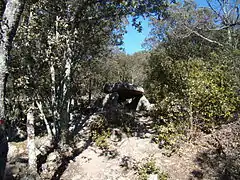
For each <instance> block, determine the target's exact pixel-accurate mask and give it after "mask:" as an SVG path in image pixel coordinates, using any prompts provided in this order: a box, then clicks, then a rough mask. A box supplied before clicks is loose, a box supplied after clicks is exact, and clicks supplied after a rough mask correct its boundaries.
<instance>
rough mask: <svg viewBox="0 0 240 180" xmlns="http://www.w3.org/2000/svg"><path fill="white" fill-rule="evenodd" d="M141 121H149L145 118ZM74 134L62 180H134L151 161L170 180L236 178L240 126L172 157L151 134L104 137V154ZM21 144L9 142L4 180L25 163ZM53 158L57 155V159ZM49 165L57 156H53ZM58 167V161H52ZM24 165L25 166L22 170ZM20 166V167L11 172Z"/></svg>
mask: <svg viewBox="0 0 240 180" xmlns="http://www.w3.org/2000/svg"><path fill="white" fill-rule="evenodd" d="M140 121H142V122H144V123H147V122H151V119H150V118H149V117H142V119H140ZM84 129H85V130H84V131H81V132H79V133H80V134H81V133H82V134H84V135H85V138H82V140H79V142H78V143H77V145H76V148H78V149H79V152H78V153H76V154H75V155H73V156H72V157H71V158H69V159H68V161H66V162H65V163H64V166H62V168H59V169H58V170H61V172H59V174H58V175H56V173H52V174H54V177H53V178H52V179H61V180H69V179H72V180H135V179H136V180H137V179H139V174H138V168H137V167H140V166H141V164H143V163H144V162H147V161H150V160H153V161H154V162H155V164H156V167H157V168H158V169H159V170H160V171H162V172H164V173H167V174H168V176H169V178H168V179H172V180H178V179H179V180H189V179H206V180H210V179H222V180H225V179H226V180H227V179H240V171H239V169H240V158H239V157H240V134H239V132H240V131H239V130H240V122H239V121H236V122H233V123H230V124H228V125H223V126H222V127H220V128H219V129H217V130H215V131H213V132H212V133H211V134H204V133H201V132H199V133H197V134H196V135H195V137H194V138H192V139H191V140H190V141H187V142H184V143H182V144H181V145H180V147H179V148H178V149H177V150H176V151H175V152H172V153H171V154H170V153H169V152H170V151H168V150H166V149H164V148H163V149H160V148H159V147H158V145H157V144H155V143H153V142H152V141H151V134H149V133H145V134H143V135H142V136H133V137H127V136H124V135H123V138H122V139H121V140H119V141H115V140H113V139H112V140H111V138H109V139H108V140H107V142H108V145H109V147H108V149H107V150H102V149H100V148H99V147H97V146H96V144H95V143H89V142H88V143H87V141H85V140H84V139H87V138H86V136H87V134H88V133H87V132H85V131H87V128H84ZM25 149H26V142H19V143H11V144H10V153H9V158H8V159H9V162H8V179H19V175H18V174H20V172H21V171H24V168H26V163H27V153H26V151H25ZM56 156H57V155H56ZM52 159H53V161H56V159H57V158H56V157H55V156H53V158H52ZM56 162H57V161H56ZM24 164H25V166H24ZM16 166H17V167H19V166H21V168H16ZM50 174H51V173H50ZM44 179H51V178H44Z"/></svg>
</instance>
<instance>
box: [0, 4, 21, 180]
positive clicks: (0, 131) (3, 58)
mask: <svg viewBox="0 0 240 180" xmlns="http://www.w3.org/2000/svg"><path fill="white" fill-rule="evenodd" d="M2 3H6V4H5V5H3V6H2V7H1V8H2V9H1V12H2V17H1V18H2V19H1V22H0V33H1V34H0V38H1V39H0V120H1V122H3V121H4V120H5V90H6V82H7V76H8V67H7V63H8V62H9V57H10V51H11V48H12V41H13V38H14V36H15V34H16V31H17V27H18V23H19V20H20V16H21V14H22V11H23V7H24V3H25V1H24V0H6V1H2ZM4 131H5V129H4V127H3V123H0V142H1V141H2V140H3V139H6V138H5V132H4ZM1 146H3V144H1ZM6 146H7V145H6ZM7 149H8V148H6V150H7ZM1 154H2V156H1V157H0V160H2V158H3V157H4V158H6V157H7V151H6V152H1ZM5 166H6V161H5V160H4V161H3V162H2V163H1V165H0V179H3V176H4V170H5Z"/></svg>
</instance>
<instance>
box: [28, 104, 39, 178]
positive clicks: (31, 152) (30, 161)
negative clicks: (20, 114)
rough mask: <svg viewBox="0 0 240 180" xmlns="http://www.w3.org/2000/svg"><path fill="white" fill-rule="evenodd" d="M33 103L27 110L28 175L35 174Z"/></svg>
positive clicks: (32, 175) (33, 175) (34, 175)
mask: <svg viewBox="0 0 240 180" xmlns="http://www.w3.org/2000/svg"><path fill="white" fill-rule="evenodd" d="M34 108H35V107H34V104H32V105H31V106H30V107H29V109H28V112H27V147H28V175H29V176H30V177H36V176H37V174H38V173H37V156H36V146H35V129H34Z"/></svg>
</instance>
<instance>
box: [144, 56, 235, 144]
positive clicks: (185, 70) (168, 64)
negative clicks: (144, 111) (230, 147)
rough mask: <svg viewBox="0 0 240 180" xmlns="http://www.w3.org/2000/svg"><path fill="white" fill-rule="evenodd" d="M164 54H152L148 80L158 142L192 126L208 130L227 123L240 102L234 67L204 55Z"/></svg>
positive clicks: (187, 130)
mask: <svg viewBox="0 0 240 180" xmlns="http://www.w3.org/2000/svg"><path fill="white" fill-rule="evenodd" d="M165 55H166V54H164V53H163V52H158V53H155V54H153V55H152V57H151V58H150V67H151V68H150V71H149V73H148V82H147V88H148V89H147V90H148V92H149V93H150V97H152V98H154V99H155V102H156V107H157V109H156V111H155V112H154V114H153V115H154V116H155V119H156V125H155V127H156V129H157V132H158V133H159V135H158V142H162V141H164V142H166V144H173V143H171V142H174V141H175V140H173V139H179V138H177V137H178V135H182V134H185V135H186V133H187V132H189V130H193V129H200V130H203V131H207V132H208V131H211V129H212V128H215V127H217V126H218V125H221V124H224V123H228V122H229V121H230V120H231V119H232V118H233V115H234V113H235V112H236V111H237V109H238V104H239V97H238V96H237V94H236V92H237V91H236V85H235V82H234V80H233V77H232V73H231V71H230V69H231V67H229V66H227V64H226V63H222V64H220V63H216V61H211V62H206V61H204V60H203V59H188V60H178V61H174V60H173V59H171V58H170V57H167V56H165ZM217 57H218V58H219V56H217ZM218 61H219V60H218Z"/></svg>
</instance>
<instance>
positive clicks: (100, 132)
mask: <svg viewBox="0 0 240 180" xmlns="http://www.w3.org/2000/svg"><path fill="white" fill-rule="evenodd" d="M90 132H91V137H92V140H93V141H94V142H96V145H97V146H98V147H99V148H100V149H108V147H109V145H108V143H107V138H109V137H110V129H108V123H107V120H106V118H105V117H104V116H97V118H96V119H94V121H93V122H92V123H91V124H90Z"/></svg>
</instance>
